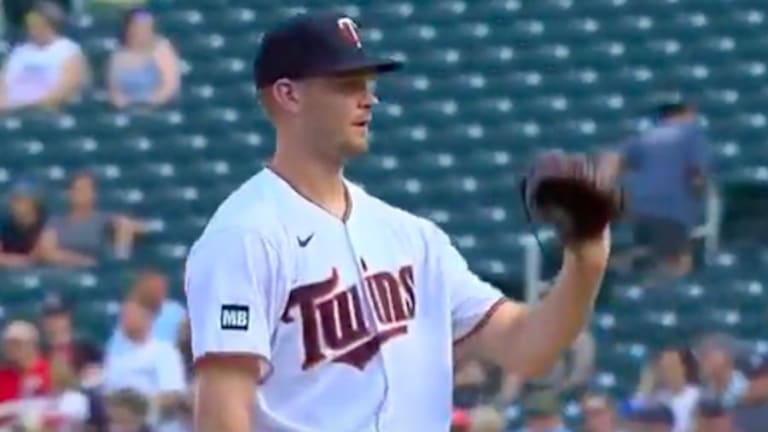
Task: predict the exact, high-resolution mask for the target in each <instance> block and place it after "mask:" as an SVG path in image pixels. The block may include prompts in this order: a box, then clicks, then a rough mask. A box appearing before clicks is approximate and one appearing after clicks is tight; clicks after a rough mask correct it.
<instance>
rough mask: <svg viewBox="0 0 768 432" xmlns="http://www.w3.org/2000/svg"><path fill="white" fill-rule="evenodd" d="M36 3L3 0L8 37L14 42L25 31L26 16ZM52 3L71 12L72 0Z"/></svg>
mask: <svg viewBox="0 0 768 432" xmlns="http://www.w3.org/2000/svg"><path fill="white" fill-rule="evenodd" d="M49 1H50V0H49ZM35 3H36V2H34V1H30V0H3V2H2V8H3V18H4V19H5V27H6V28H5V30H6V37H7V39H9V42H11V43H12V44H15V43H16V42H17V36H19V34H20V33H22V32H23V30H24V17H26V16H27V14H28V13H29V12H30V11H31V10H32V8H34V7H35ZM52 3H56V4H57V5H59V7H61V9H62V11H66V12H69V11H70V10H71V6H72V2H71V1H70V0H56V1H52Z"/></svg>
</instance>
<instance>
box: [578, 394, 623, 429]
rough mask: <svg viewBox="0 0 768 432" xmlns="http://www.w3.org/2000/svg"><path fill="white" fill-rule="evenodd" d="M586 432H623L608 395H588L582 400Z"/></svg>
mask: <svg viewBox="0 0 768 432" xmlns="http://www.w3.org/2000/svg"><path fill="white" fill-rule="evenodd" d="M581 413H582V416H583V418H584V432H621V429H619V426H618V422H617V419H616V409H615V407H614V405H613V402H612V401H611V400H610V398H609V397H608V396H606V395H602V394H596V393H588V394H586V395H584V396H583V397H582V399H581Z"/></svg>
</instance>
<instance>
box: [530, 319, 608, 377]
mask: <svg viewBox="0 0 768 432" xmlns="http://www.w3.org/2000/svg"><path fill="white" fill-rule="evenodd" d="M594 367H595V339H594V337H593V336H592V334H591V333H590V331H589V329H587V328H585V329H583V330H582V331H581V333H579V335H578V336H577V337H576V340H574V341H573V344H572V345H571V346H570V347H569V348H568V349H567V350H565V351H563V353H562V355H561V356H560V360H559V361H558V362H557V364H555V366H554V367H553V368H552V370H551V371H550V373H549V374H548V375H547V376H546V377H544V378H542V379H538V380H535V381H534V383H535V384H536V385H539V386H544V387H547V388H550V389H552V390H554V391H557V392H568V391H577V390H579V389H582V388H583V387H584V386H585V385H586V384H587V382H588V381H589V380H590V379H591V378H592V373H593V372H594Z"/></svg>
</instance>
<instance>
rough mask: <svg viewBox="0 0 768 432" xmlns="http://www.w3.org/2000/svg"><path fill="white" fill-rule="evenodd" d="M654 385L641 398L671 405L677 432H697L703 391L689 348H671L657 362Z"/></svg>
mask: <svg viewBox="0 0 768 432" xmlns="http://www.w3.org/2000/svg"><path fill="white" fill-rule="evenodd" d="M652 376H653V378H652V383H650V385H649V387H650V388H647V389H644V390H641V391H640V394H639V395H638V396H639V397H640V399H641V400H642V401H643V402H646V403H657V404H664V405H666V406H668V407H669V408H670V409H671V410H672V412H673V414H674V417H675V425H674V428H673V432H693V426H694V423H693V419H694V416H695V413H696V404H697V403H698V400H699V395H700V391H699V388H698V386H697V379H698V370H697V368H696V362H695V359H694V358H693V354H692V353H691V352H690V350H688V349H667V350H664V351H662V352H661V353H660V354H659V356H658V357H657V358H656V359H655V360H654V364H653V373H652Z"/></svg>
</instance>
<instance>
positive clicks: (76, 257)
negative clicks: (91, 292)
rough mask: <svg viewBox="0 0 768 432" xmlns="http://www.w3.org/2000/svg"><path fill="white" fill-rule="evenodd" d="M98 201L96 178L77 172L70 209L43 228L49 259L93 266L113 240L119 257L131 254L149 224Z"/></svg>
mask: <svg viewBox="0 0 768 432" xmlns="http://www.w3.org/2000/svg"><path fill="white" fill-rule="evenodd" d="M96 201H97V190H96V179H95V178H94V177H93V176H92V175H90V174H88V173H79V174H77V175H76V176H74V177H73V178H72V181H71V182H70V185H69V213H67V214H65V215H56V216H54V217H52V218H51V220H50V222H49V223H48V225H47V226H46V228H45V230H44V231H43V237H42V239H41V255H42V257H43V258H44V259H45V260H46V261H47V262H49V263H51V264H56V265H63V266H71V267H82V266H90V265H93V264H95V263H96V260H97V258H99V257H101V256H103V255H104V253H105V249H106V248H108V247H109V246H110V243H111V246H112V249H113V252H114V255H115V256H116V257H118V258H127V257H129V256H130V255H131V251H132V249H133V242H134V239H135V237H136V235H137V234H139V233H142V232H144V231H145V229H146V227H145V226H144V224H142V223H141V222H139V221H136V220H134V219H131V218H129V217H127V216H123V215H115V214H110V213H107V212H104V211H101V210H98V209H97V207H96ZM110 234H111V236H110Z"/></svg>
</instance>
